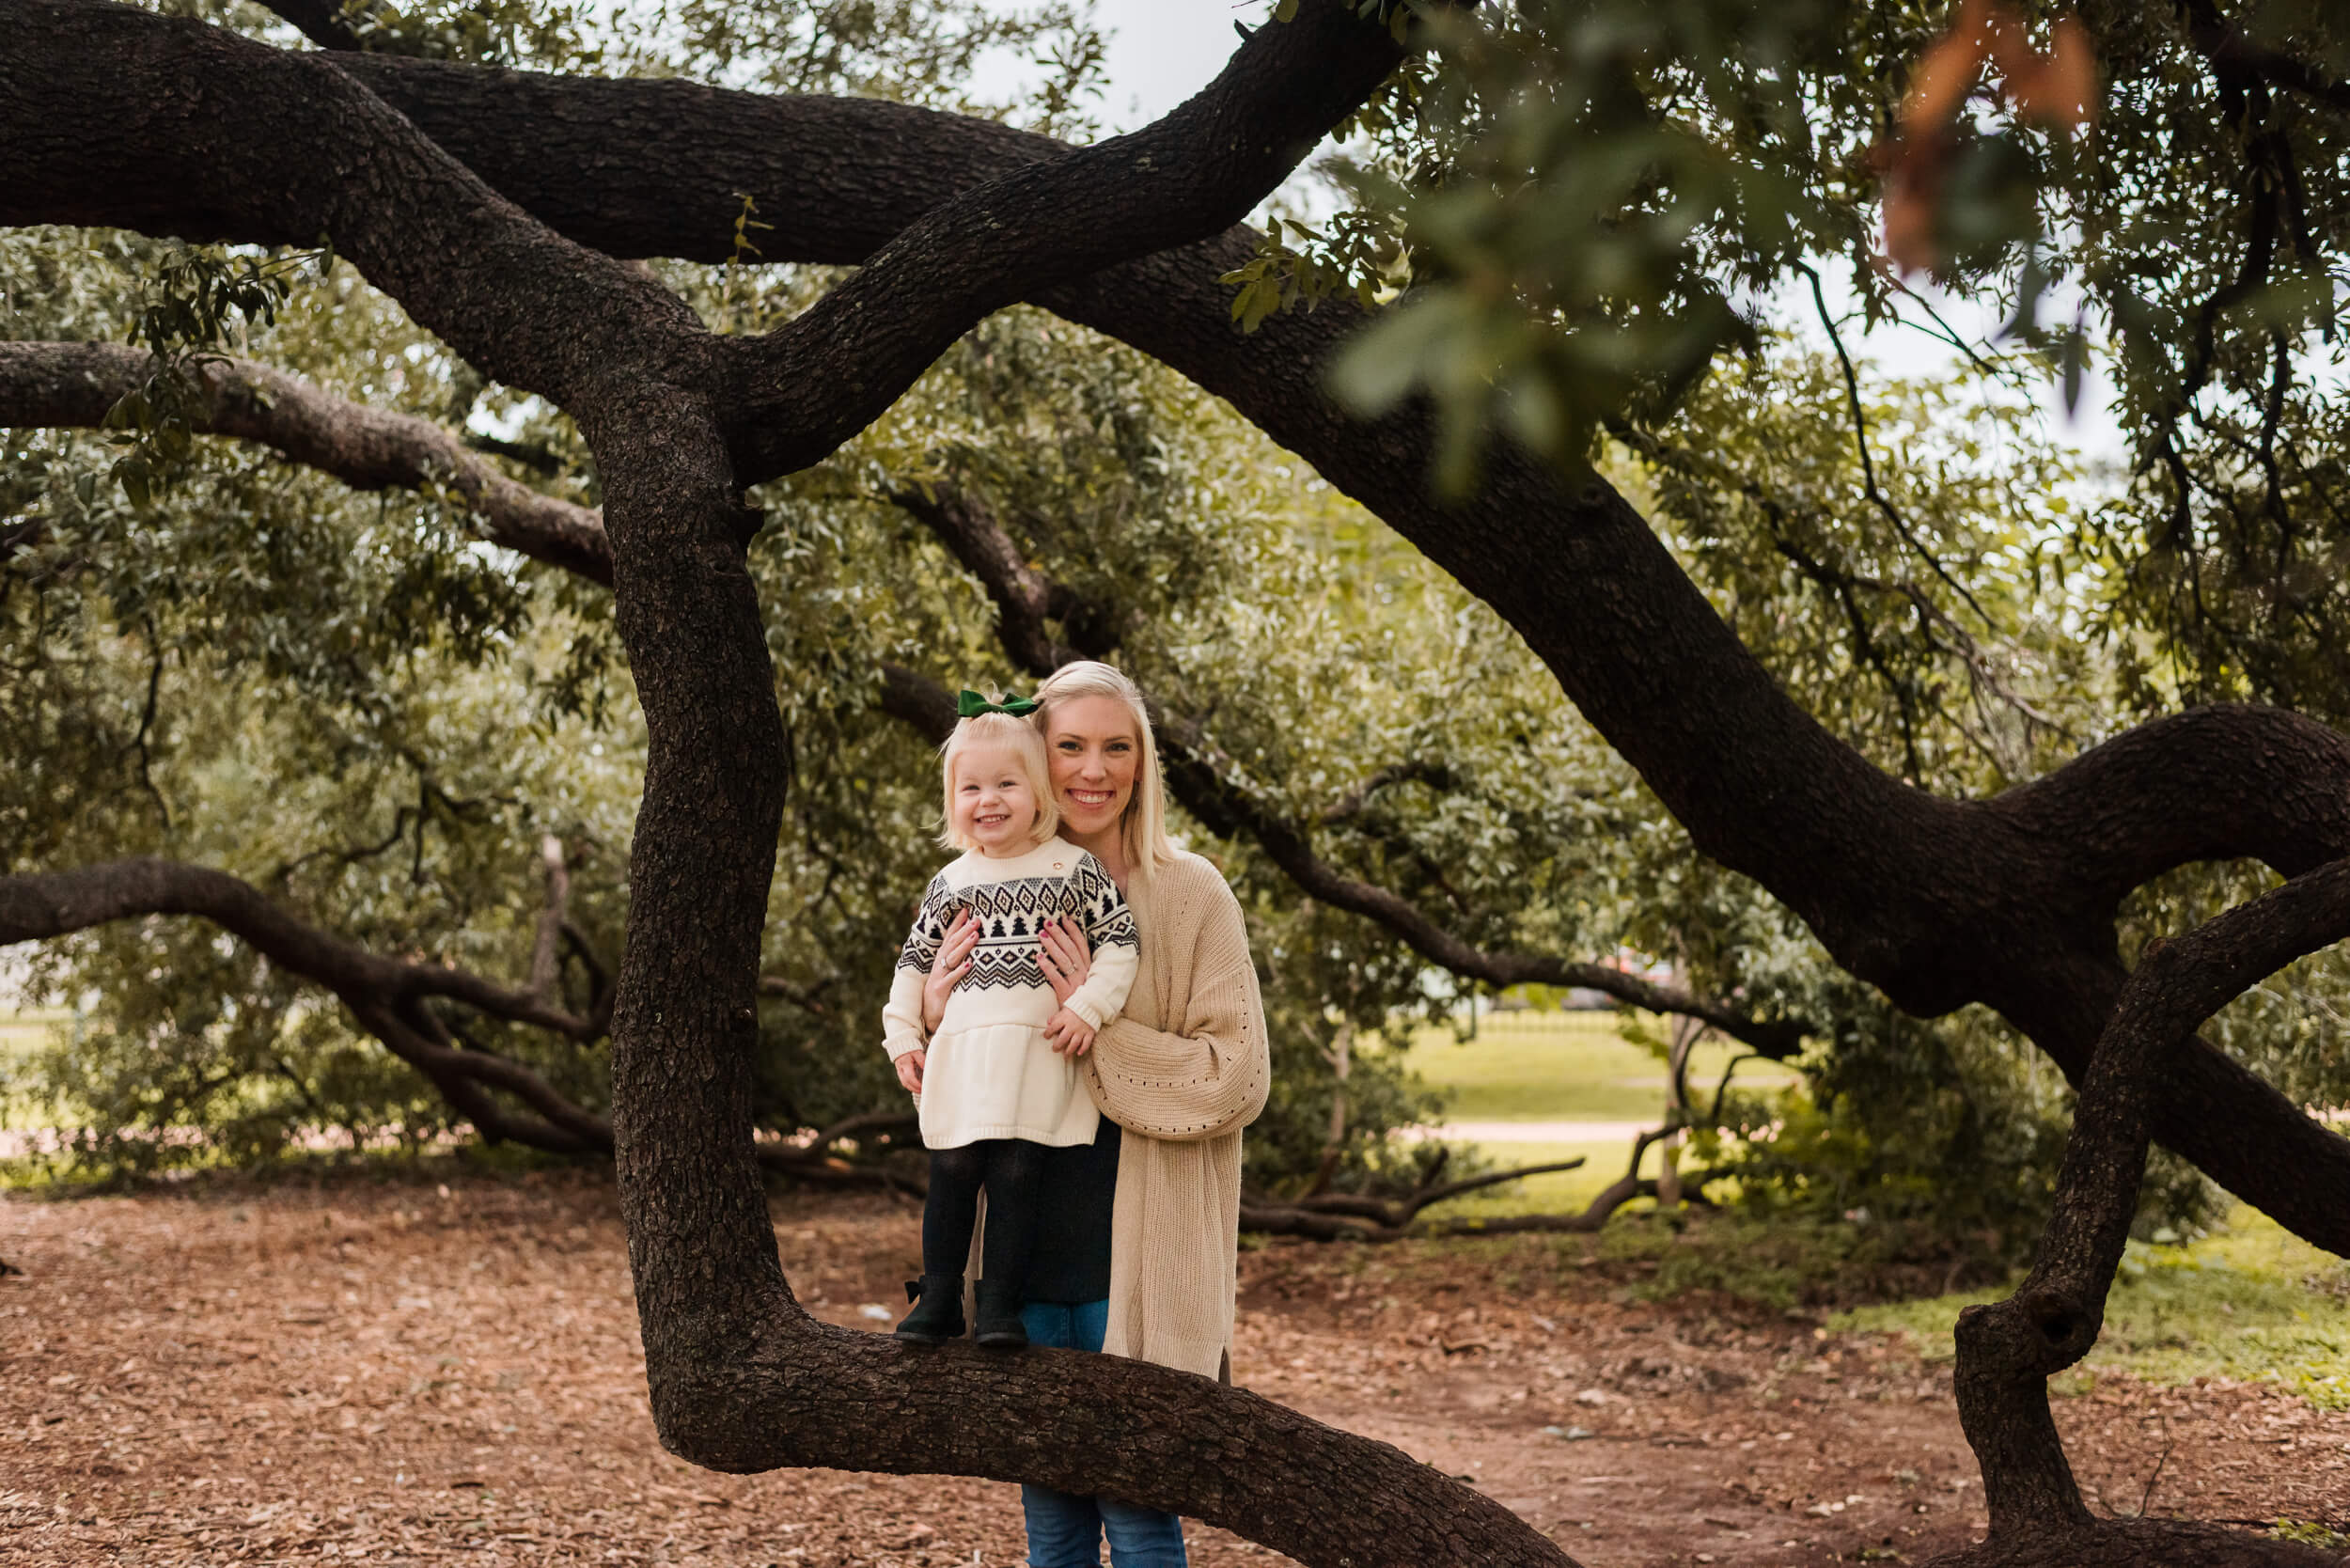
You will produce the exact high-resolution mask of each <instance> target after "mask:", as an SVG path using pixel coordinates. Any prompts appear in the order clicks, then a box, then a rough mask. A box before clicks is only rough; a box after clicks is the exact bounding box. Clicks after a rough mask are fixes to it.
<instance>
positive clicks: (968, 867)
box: [882, 692, 1140, 1348]
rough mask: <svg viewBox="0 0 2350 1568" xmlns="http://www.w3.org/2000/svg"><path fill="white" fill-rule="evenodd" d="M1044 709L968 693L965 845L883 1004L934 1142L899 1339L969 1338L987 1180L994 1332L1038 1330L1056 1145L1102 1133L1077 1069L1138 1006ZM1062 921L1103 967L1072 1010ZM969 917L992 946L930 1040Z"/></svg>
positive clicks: (927, 905)
mask: <svg viewBox="0 0 2350 1568" xmlns="http://www.w3.org/2000/svg"><path fill="white" fill-rule="evenodd" d="M1035 707H1036V704H1035V703H1033V702H1029V701H1026V700H1025V699H1017V700H1012V701H1008V702H1004V703H992V702H989V701H988V700H987V699H986V698H982V697H980V696H979V694H978V693H977V692H964V694H963V696H962V698H961V700H960V702H959V703H958V705H957V711H958V712H959V713H961V714H962V715H963V717H962V720H961V722H959V723H958V724H956V726H955V731H954V733H953V734H952V735H949V736H948V738H947V744H946V745H945V746H944V747H943V748H941V752H940V757H941V765H940V772H941V773H942V775H943V776H944V777H945V781H946V788H947V826H946V831H945V832H944V833H943V834H941V835H940V838H941V839H942V841H944V842H945V843H946V844H948V846H949V847H951V848H955V849H960V850H962V851H963V852H964V853H963V855H962V857H961V858H960V859H957V860H956V861H954V862H953V863H952V864H951V865H949V866H948V868H947V869H946V870H943V871H941V872H939V873H938V875H937V876H935V877H933V878H932V879H931V885H930V887H929V888H928V889H927V890H926V891H925V892H924V893H923V895H922V907H921V909H920V910H919V911H918V912H917V914H916V916H915V917H914V929H913V931H911V932H910V933H907V936H906V941H905V947H904V949H903V950H902V951H901V952H900V953H899V955H898V972H897V975H896V977H895V979H894V980H893V981H892V982H891V985H890V988H889V1004H888V1006H886V1007H885V1008H884V1009H883V1010H882V1030H883V1040H884V1043H885V1045H886V1046H887V1048H888V1051H889V1058H890V1060H891V1061H892V1062H893V1063H894V1064H895V1065H896V1067H897V1069H898V1081H899V1082H901V1083H902V1084H904V1085H905V1086H906V1088H907V1089H908V1090H910V1091H912V1092H913V1094H914V1096H915V1102H916V1104H917V1105H918V1106H919V1107H920V1110H921V1121H922V1142H923V1144H924V1145H925V1146H926V1147H928V1148H929V1150H930V1152H931V1190H930V1200H929V1202H928V1203H927V1205H926V1206H925V1207H924V1209H923V1212H922V1278H920V1279H919V1280H918V1281H914V1282H910V1283H909V1284H908V1285H907V1287H906V1289H907V1294H908V1297H909V1299H912V1300H914V1301H916V1303H917V1305H916V1307H915V1309H914V1310H913V1311H911V1312H909V1313H907V1314H906V1318H905V1321H904V1322H903V1323H901V1324H900V1325H898V1338H900V1339H901V1340H911V1341H915V1342H917V1343H919V1344H936V1343H938V1342H939V1341H942V1340H948V1339H954V1338H957V1337H959V1336H960V1335H961V1334H962V1333H963V1271H964V1262H965V1260H966V1259H967V1258H968V1257H969V1256H970V1251H971V1231H972V1227H973V1224H974V1223H975V1220H976V1216H977V1211H978V1207H979V1192H980V1190H981V1189H982V1188H984V1189H985V1190H986V1192H987V1240H986V1244H985V1247H984V1248H983V1256H982V1260H981V1262H982V1265H983V1266H982V1268H981V1270H980V1276H979V1292H978V1296H979V1301H978V1308H979V1311H978V1317H979V1323H978V1338H979V1343H981V1344H983V1345H992V1346H998V1347H1005V1348H1011V1347H1017V1346H1020V1345H1025V1344H1026V1343H1027V1342H1028V1336H1027V1333H1026V1330H1025V1329H1023V1328H1022V1327H1021V1325H1020V1296H1021V1287H1022V1285H1023V1284H1024V1282H1025V1280H1026V1274H1027V1267H1028V1257H1029V1254H1030V1252H1031V1251H1032V1250H1033V1249H1034V1247H1035V1241H1036V1210H1037V1200H1038V1192H1037V1187H1038V1184H1039V1180H1040V1178H1041V1176H1042V1172H1043V1168H1044V1158H1043V1156H1044V1151H1045V1150H1046V1149H1048V1148H1066V1147H1068V1146H1069V1145H1072V1144H1080V1143H1090V1142H1092V1141H1093V1135H1094V1131H1095V1128H1096V1125H1097V1123H1098V1122H1099V1121H1100V1115H1101V1113H1100V1112H1098V1111H1096V1110H1095V1109H1094V1108H1093V1101H1092V1099H1091V1098H1090V1097H1089V1095H1088V1094H1087V1093H1086V1091H1085V1090H1084V1088H1083V1087H1082V1086H1081V1085H1080V1084H1079V1083H1078V1081H1077V1067H1076V1058H1079V1057H1081V1056H1083V1055H1084V1054H1085V1052H1086V1049H1087V1048H1088V1047H1089V1046H1090V1045H1091V1044H1092V1043H1093V1036H1094V1031H1096V1030H1097V1029H1099V1028H1100V1027H1102V1025H1103V1024H1104V1023H1105V1022H1106V1021H1107V1020H1109V1019H1111V1018H1114V1017H1116V1016H1117V1015H1118V1011H1119V1009H1120V1008H1121V1007H1123V1006H1124V1005H1125V1002H1126V990H1127V987H1129V986H1130V985H1132V984H1133V983H1134V978H1135V969H1136V964H1137V962H1138V960H1139V957H1140V949H1139V947H1138V945H1137V942H1136V935H1135V920H1134V916H1133V915H1132V914H1131V913H1129V912H1128V910H1127V908H1126V901H1125V899H1124V898H1123V897H1121V896H1120V893H1119V891H1118V885H1117V884H1116V883H1115V882H1112V881H1111V880H1110V877H1109V873H1108V872H1107V871H1105V870H1103V869H1102V864H1101V862H1100V861H1098V860H1096V859H1094V858H1093V856H1092V855H1088V854H1087V853H1086V852H1085V851H1083V850H1081V849H1078V848H1076V847H1075V846H1073V845H1072V844H1068V843H1065V842H1063V841H1062V840H1061V839H1058V838H1057V837H1055V836H1054V829H1055V828H1056V827H1057V826H1058V825H1059V821H1060V813H1059V811H1058V808H1056V807H1055V806H1054V804H1053V789H1052V783H1051V775H1050V770H1049V768H1048V766H1047V763H1046V760H1045V754H1044V738H1043V737H1042V735H1040V734H1039V733H1038V732H1037V730H1036V728H1035V726H1033V725H1031V724H1029V723H1027V722H1026V719H1024V718H1022V717H1021V716H1020V715H1022V714H1025V713H1030V712H1032V711H1034V709H1035ZM1064 916H1067V917H1073V918H1074V919H1075V920H1076V921H1077V923H1078V924H1080V925H1081V926H1083V927H1084V928H1085V933H1086V936H1087V938H1088V940H1089V942H1090V943H1091V944H1092V949H1093V959H1092V970H1091V973H1090V974H1089V976H1088V977H1087V979H1086V981H1085V983H1084V984H1083V985H1081V986H1080V987H1079V988H1078V989H1077V991H1076V992H1075V994H1074V995H1073V996H1071V997H1070V998H1069V1001H1068V1003H1067V1005H1066V1006H1062V1005H1060V1004H1058V1003H1056V1002H1055V1001H1054V999H1053V989H1052V987H1051V986H1050V985H1049V984H1047V983H1046V981H1045V979H1044V973H1043V971H1042V969H1041V968H1040V967H1038V964H1037V953H1038V938H1039V937H1040V935H1041V934H1042V932H1043V929H1044V925H1045V922H1046V921H1048V920H1054V919H1058V918H1060V917H1064ZM965 917H967V918H969V919H970V920H972V921H973V922H975V923H976V928H977V929H976V935H977V938H978V941H977V946H976V947H974V948H973V949H972V951H971V955H970V958H969V960H968V969H967V972H966V973H964V976H963V978H962V979H961V980H959V981H958V982H957V983H956V985H955V989H954V991H953V992H952V994H951V995H949V996H948V1001H947V1011H946V1014H945V1016H944V1017H943V1018H941V1019H940V1020H939V1025H938V1029H937V1032H936V1033H935V1034H934V1035H932V1037H931V1038H930V1039H929V1040H928V1041H927V1042H925V1040H924V1039H923V1034H922V984H923V981H924V980H926V979H928V978H929V975H930V971H931V965H932V962H933V961H934V960H935V959H936V958H937V957H938V949H939V947H940V945H941V944H942V943H944V942H945V941H946V940H947V939H948V933H949V931H950V929H953V928H955V926H956V924H957V921H958V920H959V919H962V918H965ZM1056 1045H1058V1046H1059V1047H1060V1049H1058V1050H1056V1049H1055V1047H1056ZM1064 1052H1065V1053H1066V1054H1063V1053H1064Z"/></svg>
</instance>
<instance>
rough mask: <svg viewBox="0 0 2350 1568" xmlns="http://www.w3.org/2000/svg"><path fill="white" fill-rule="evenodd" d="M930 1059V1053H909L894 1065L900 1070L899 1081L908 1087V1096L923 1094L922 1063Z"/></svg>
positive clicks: (918, 1051)
mask: <svg viewBox="0 0 2350 1568" xmlns="http://www.w3.org/2000/svg"><path fill="white" fill-rule="evenodd" d="M929 1058H930V1053H929V1052H928V1051H920V1050H916V1051H908V1052H907V1053H906V1054H905V1055H904V1056H901V1057H900V1058H898V1059H897V1061H896V1062H895V1063H893V1065H894V1066H895V1067H896V1068H897V1069H898V1081H899V1082H900V1083H901V1084H903V1085H905V1086H906V1092H907V1093H908V1094H919V1093H921V1092H922V1063H923V1062H925V1061H927V1060H928V1059H929Z"/></svg>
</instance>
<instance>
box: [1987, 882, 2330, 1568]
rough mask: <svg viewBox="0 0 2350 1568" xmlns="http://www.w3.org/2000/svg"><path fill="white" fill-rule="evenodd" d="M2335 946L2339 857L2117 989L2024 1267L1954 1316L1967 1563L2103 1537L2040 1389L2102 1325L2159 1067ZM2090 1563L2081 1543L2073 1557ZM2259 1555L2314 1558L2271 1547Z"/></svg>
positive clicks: (2202, 932) (2170, 947)
mask: <svg viewBox="0 0 2350 1568" xmlns="http://www.w3.org/2000/svg"><path fill="white" fill-rule="evenodd" d="M2345 937H2350V860H2337V861H2334V862H2331V863H2329V864H2327V865H2326V866H2324V867H2321V868H2320V869H2318V870H2313V871H2311V872H2309V873H2308V874H2306V875H2304V876H2300V877H2296V878H2295V879H2294V880H2293V881H2291V882H2288V883H2286V884H2285V885H2284V886H2282V887H2279V888H2278V889H2276V890H2275V891H2274V892H2271V893H2269V894H2267V895H2265V896H2264V897H2262V898H2260V899H2256V900H2254V901H2253V902H2249V903H2247V904H2244V905H2241V906H2239V907H2237V908H2235V909H2233V910H2230V911H2229V912H2228V913H2227V914H2225V915H2222V916H2220V917H2218V918H2217V919H2215V920H2212V921H2210V922H2208V923H2207V924H2205V925H2203V926H2201V928H2199V929H2197V930H2196V931H2194V932H2192V933H2189V934H2187V935H2186V936H2184V937H2181V938H2179V939H2178V940H2176V941H2173V942H2158V943H2155V944H2154V945H2153V946H2152V947H2151V948H2150V949H2148V951H2147V953H2146V955H2145V957H2144V959H2143V961H2142V962H2141V963H2140V964H2139V967H2138V970H2137V972H2136V973H2135V974H2133V975H2132V976H2131V977H2130V980H2129V983H2128V984H2127V985H2126V986H2125V987H2124V988H2123V993H2122V996H2121V1000H2120V1002H2119V1004H2118V1005H2117V1006H2116V1007H2115V1009H2114V1011H2113V1015H2112V1020H2111V1022H2110V1023H2109V1024H2108V1025H2107V1027H2106V1029H2105V1032H2104V1035H2103V1037H2102V1038H2101V1039H2100V1040H2099V1041H2098V1043H2097V1046H2096V1050H2095V1053H2094V1055H2093V1057H2092V1060H2091V1064H2090V1069H2089V1073H2088V1074H2087V1078H2086V1081H2085V1082H2084V1083H2083V1085H2082V1089H2081V1097H2080V1105H2079V1107H2078V1109H2077V1110H2076V1113H2075V1116H2074V1121H2073V1133H2072V1137H2071V1138H2070V1139H2069V1140H2068V1142H2067V1143H2066V1146H2065V1152H2064V1164H2063V1168H2062V1170H2061V1172H2060V1175H2059V1177H2058V1182H2057V1198H2056V1209H2055V1213H2054V1214H2053V1215H2051V1217H2050V1218H2049V1221H2048V1225H2047V1229H2046V1230H2045V1232H2044V1233H2043V1235H2042V1237H2041V1244H2040V1249H2039V1253H2038V1255H2037V1257H2036V1258H2035V1259H2034V1262H2033V1264H2032V1269H2031V1272H2030V1273H2029V1275H2027V1276H2026V1277H2025V1278H2024V1281H2023V1283H2022V1284H2020V1285H2018V1286H2017V1287H2016V1289H2015V1291H2014V1293H2013V1294H2012V1295H2010V1296H2009V1297H2008V1298H2007V1299H2006V1300H2004V1301H2001V1302H1998V1303H1997V1304H1995V1305H1991V1306H1982V1307H1969V1308H1967V1309H1966V1310H1965V1311H1964V1312H1962V1313H1961V1314H1960V1315H1959V1322H1958V1367H1957V1372H1956V1378H1955V1385H1956V1391H1957V1396H1958V1406H1959V1416H1960V1419H1961V1421H1962V1422H1963V1423H1964V1425H1965V1427H1966V1440H1967V1442H1968V1443H1969V1444H1970V1445H1971V1446H1972V1447H1973V1449H1974V1450H1975V1454H1976V1457H1977V1458H1978V1459H1979V1460H1980V1461H1981V1462H1982V1474H1983V1488H1984V1496H1985V1500H1986V1501H1987V1502H1988V1503H1989V1505H1990V1509H1991V1538H1990V1541H1989V1542H1988V1544H1986V1546H1985V1547H1984V1549H1983V1551H1982V1553H1981V1554H1979V1555H1970V1556H1969V1557H1968V1558H1967V1559H1966V1560H1969V1561H1975V1560H1982V1561H1998V1560H2001V1558H2002V1555H2003V1553H2004V1552H2006V1551H2008V1550H2011V1549H2012V1548H2013V1544H2015V1543H2017V1542H2019V1541H2023V1542H2039V1541H2043V1540H2045V1538H2046V1537H2047V1536H2049V1535H2051V1534H2057V1535H2069V1536H2074V1537H2076V1538H2080V1539H2081V1540H2082V1542H2083V1544H2084V1546H2085V1547H2086V1545H2087V1544H2088V1543H2089V1542H2092V1541H2093V1540H2094V1538H2095V1537H2097V1536H2098V1535H2100V1534H2102V1533H2104V1527H2103V1526H2102V1525H2101V1524H2100V1522H2099V1521H2097V1520H2096V1519H2095V1518H2094V1516H2093V1515H2092V1514H2091V1513H2090V1511H2089V1509H2088V1506H2087V1505H2086V1504H2085V1503H2083V1501H2082V1500H2081V1496H2080V1489H2079V1487H2078V1486H2077V1485H2076V1484H2075V1482H2074V1480H2073V1474H2072V1469H2071V1466H2069V1464H2068V1463H2067V1462H2066V1459H2065V1454H2064V1447H2063V1444H2062V1442H2061V1440H2060V1438H2059V1437H2058V1435H2057V1431H2056V1425H2055V1422H2054V1420H2053V1419H2051V1418H2050V1415H2049V1411H2048V1397H2047V1380H2048V1378H2049V1377H2050V1376H2051V1375H2052V1374H2054V1373H2056V1372H2060V1371H2062V1370H2063V1369H2064V1368H2066V1367H2069V1366H2071V1365H2072V1364H2073V1363H2075V1362H2076V1361H2078V1360H2079V1359H2080V1358H2081V1357H2082V1356H2086V1355H2087V1354H2088V1353H2089V1351H2090V1349H2091V1347H2092V1346H2093V1345H2094V1344H2095V1343H2096V1341H2097V1336H2098V1333H2099V1331H2100V1329H2101V1328H2102V1326H2103V1324H2104V1318H2105V1305H2106V1299H2107V1294H2108V1293H2109V1292H2110V1290H2111V1288H2112V1284H2113V1277H2114V1271H2115V1269H2116V1268H2117V1267H2118V1266H2119V1265H2120V1263H2121V1262H2122V1253H2123V1247H2124V1245H2125V1244H2126V1243H2127V1241H2128V1240H2129V1226H2130V1220H2131V1217H2132V1215H2134V1214H2135V1212H2136V1210H2137V1205H2138V1195H2139V1184H2140V1182H2141V1181H2142V1179H2143V1177H2144V1175H2145V1169H2146V1150H2147V1145H2148V1143H2149V1141H2150V1121H2149V1115H2150V1112H2151V1110H2152V1107H2153V1105H2154V1098H2155V1091H2156V1086H2157V1085H2158V1083H2159V1082H2160V1074H2159V1072H2158V1069H2159V1067H2160V1064H2161V1061H2162V1058H2165V1057H2167V1056H2169V1055H2171V1054H2172V1053H2174V1052H2175V1051H2177V1050H2178V1049H2179V1047H2180V1043H2181V1042H2183V1041H2185V1040H2187V1039H2189V1038H2190V1037H2191V1036H2192V1034H2193V1032H2194V1031H2195V1030H2196V1029H2197V1028H2198V1027H2201V1024H2202V1023H2203V1021H2204V1020H2205V1019H2206V1018H2208V1017H2210V1016H2211V1015H2212V1014H2213V1013H2214V1012H2216V1011H2218V1010H2219V1009H2220V1008H2221V1007H2223V1006H2225V1005H2226V1004H2227V1002H2228V1001H2229V1000H2230V999H2231V998H2232V997H2233V996H2237V995H2239V994H2240V993H2242V992H2243V991H2244V990H2245V989H2246V988H2247V987H2248V986H2251V985H2253V984H2255V983H2257V982H2258V981H2259V980H2261V979H2262V978H2263V977H2264V976H2266V975H2269V974H2272V973H2274V972H2275V971H2276V970H2278V969H2280V968H2282V967H2283V966H2284V965H2285V964H2289V963H2291V962H2293V961H2294V960H2295V959H2296V958H2299V957H2301V956H2303V955H2305V954H2307V953H2310V952H2313V951H2316V950H2317V949H2321V948H2326V947H2330V946H2332V945H2333V944H2334V943H2336V942H2339V941H2341V940H2342V939H2344V938H2345ZM2198 1539H2201V1537H2200V1535H2199V1537H2198ZM2185 1545H2186V1544H2185V1543H2181V1544H2180V1549H2181V1553H2182V1555H2181V1557H2180V1559H2179V1560H2186V1556H2185V1552H2184V1547H2185ZM2095 1556H2096V1553H2095V1552H2094V1551H2093V1550H2088V1549H2085V1550H2084V1551H2083V1553H2082V1555H2081V1557H2080V1559H2079V1560H2093V1559H2094V1557H2095ZM2273 1560H2277V1561H2279V1562H2283V1561H2297V1560H2320V1559H2312V1558H2304V1557H2295V1556H2294V1555H2292V1554H2290V1553H2284V1552H2279V1553H2278V1554H2276V1555H2275V1557H2274V1558H2273Z"/></svg>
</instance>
